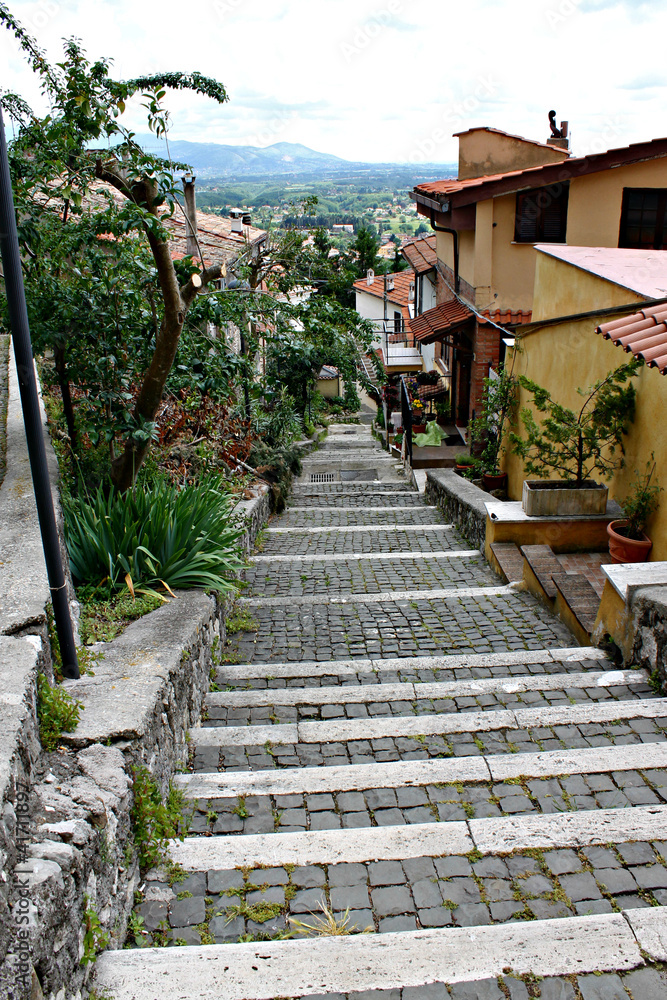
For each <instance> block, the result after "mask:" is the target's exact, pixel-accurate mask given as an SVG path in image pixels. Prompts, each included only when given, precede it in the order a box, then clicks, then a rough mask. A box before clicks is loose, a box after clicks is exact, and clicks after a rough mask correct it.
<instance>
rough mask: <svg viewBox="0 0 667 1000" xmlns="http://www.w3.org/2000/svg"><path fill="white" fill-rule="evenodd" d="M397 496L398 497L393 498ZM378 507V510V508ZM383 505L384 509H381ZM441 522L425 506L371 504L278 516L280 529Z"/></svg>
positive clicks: (435, 512)
mask: <svg viewBox="0 0 667 1000" xmlns="http://www.w3.org/2000/svg"><path fill="white" fill-rule="evenodd" d="M397 499H398V498H397ZM378 507H382V508H383V509H382V510H378V509H377V508H378ZM385 508H386V509H385ZM369 523H370V524H445V523H446V522H445V520H444V518H443V517H442V514H440V513H439V512H438V511H437V510H433V509H431V508H429V507H425V506H424V505H423V504H422V506H421V507H406V509H405V510H402V509H401V505H399V504H391V505H388V504H386V503H384V504H383V503H377V504H373V506H372V507H371V508H370V510H364V509H363V508H361V507H355V509H354V510H345V509H336V508H334V509H333V510H322V509H320V508H318V507H314V508H313V509H312V510H292V509H290V508H289V507H288V508H287V510H286V511H285V513H284V514H283V515H282V516H281V518H280V525H278V524H276V523H272V525H271V527H278V526H279V527H280V528H351V527H359V526H360V525H366V524H369Z"/></svg>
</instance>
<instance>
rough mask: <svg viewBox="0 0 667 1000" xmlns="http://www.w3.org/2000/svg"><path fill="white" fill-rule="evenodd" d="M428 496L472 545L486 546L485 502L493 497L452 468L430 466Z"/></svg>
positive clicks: (477, 546)
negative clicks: (431, 467) (433, 467)
mask: <svg viewBox="0 0 667 1000" xmlns="http://www.w3.org/2000/svg"><path fill="white" fill-rule="evenodd" d="M425 495H426V499H427V500H428V502H429V503H432V504H435V505H436V506H437V507H438V509H439V510H440V511H441V512H442V513H443V514H444V516H445V517H446V518H447V521H449V522H450V523H451V524H455V525H456V526H457V528H458V529H459V531H460V532H461V534H462V535H463V536H464V537H465V538H467V539H468V541H469V542H470V544H471V545H474V546H476V548H478V549H481V550H483V549H484V542H485V539H486V507H485V506H484V505H485V503H486V502H487V501H488V500H490V499H493V498H492V497H490V496H489V494H488V493H485V492H484V490H481V489H480V488H479V487H478V486H474V485H473V483H470V482H468V480H467V479H464V478H463V477H462V476H459V475H458V474H457V473H456V472H453V471H452V470H451V469H429V471H428V473H427V476H426V494H425Z"/></svg>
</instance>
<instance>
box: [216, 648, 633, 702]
mask: <svg viewBox="0 0 667 1000" xmlns="http://www.w3.org/2000/svg"><path fill="white" fill-rule="evenodd" d="M323 659H324V660H325V662H329V658H328V657H325V658H323ZM410 663H411V661H408V660H407V659H406V663H405V669H400V670H378V671H373V672H371V671H360V672H359V673H355V674H336V673H331V674H323V675H322V676H319V677H308V676H303V677H298V676H294V677H287V678H285V677H273V676H271V674H270V673H268V671H267V675H266V676H264V677H252V678H249V679H242V680H231V679H230V675H229V672H228V670H227V671H226V668H225V667H224V666H223V667H221V668H220V669H219V670H218V672H217V675H216V681H217V683H218V685H220V686H222V687H224V689H225V690H229V691H238V690H246V691H250V690H266V689H271V688H276V689H278V688H286V687H297V688H301V687H331V686H338V685H340V686H341V687H349V686H352V685H356V684H401V683H431V682H433V681H455V680H470V679H472V678H488V677H497V678H501V677H502V678H504V677H523V676H526V675H527V674H531V675H538V676H540V675H542V674H561V673H567V672H572V673H578V672H580V671H582V670H598V669H601V665H600V661H599V660H586V659H581V660H570V661H567V660H566V661H564V662H562V663H560V662H550V663H510V664H499V665H495V666H488V667H466V666H460V667H452V668H432V669H424V668H420V669H416V668H414V667H412V666H411V665H410ZM274 669H275V668H274ZM297 669H298V668H297ZM333 669H335V667H332V670H333ZM614 690H615V689H614ZM633 690H637V689H636V688H634V689H633ZM648 693H649V692H648V691H647V690H646V688H645V687H643V688H642V694H643V695H645V694H648Z"/></svg>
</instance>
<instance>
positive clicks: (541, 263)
mask: <svg viewBox="0 0 667 1000" xmlns="http://www.w3.org/2000/svg"><path fill="white" fill-rule="evenodd" d="M536 257H537V260H536V266H535V300H534V302H533V322H539V321H540V320H543V319H551V318H552V317H553V316H571V315H572V314H573V313H580V312H588V311H589V310H591V309H606V308H611V306H624V305H627V303H628V302H637V303H639V302H642V301H643V299H642V296H641V295H638V294H637V293H636V292H631V291H629V290H628V289H627V288H622V287H621V286H620V285H614V284H612V283H611V282H610V281H603V280H602V279H600V278H599V277H598V276H597V275H595V274H591V273H590V272H589V271H583V270H582V269H581V268H578V267H574V266H573V265H572V264H566V263H564V262H563V261H562V260H558V259H557V258H556V257H551V256H549V254H548V253H545V252H543V251H541V250H538V251H537V252H536ZM605 321H606V320H605ZM605 321H603V320H601V321H600V322H605ZM594 325H595V324H594Z"/></svg>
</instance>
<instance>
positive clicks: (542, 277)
mask: <svg viewBox="0 0 667 1000" xmlns="http://www.w3.org/2000/svg"><path fill="white" fill-rule="evenodd" d="M600 225H602V222H601V223H600ZM535 251H536V254H535V256H536V267H535V287H534V298H533V321H532V322H531V323H530V324H528V325H526V326H524V327H522V328H520V329H519V330H517V337H516V345H515V348H514V349H513V350H512V351H511V352H510V356H509V357H508V361H507V363H508V366H509V367H512V369H513V371H514V374H515V375H526V376H528V378H530V379H532V380H533V381H535V382H537V383H538V384H539V385H541V386H544V387H545V388H546V389H548V391H549V392H550V394H551V396H552V398H553V399H554V400H556V401H557V402H559V403H561V404H562V405H563V406H566V407H568V408H570V409H572V410H579V409H580V408H581V405H582V402H583V400H582V397H581V396H580V395H579V393H578V392H577V389H578V388H582V389H585V388H586V387H588V386H589V385H592V384H593V383H594V382H596V381H598V380H599V379H602V378H604V377H605V375H606V374H607V373H608V372H609V371H612V370H613V369H615V368H618V367H619V365H621V364H624V363H626V362H627V361H629V360H630V358H631V357H632V354H626V353H624V351H623V350H622V348H621V347H617V346H615V345H614V344H613V343H612V342H611V341H610V340H605V339H603V337H602V336H600V335H598V334H596V332H595V331H596V328H597V327H598V325H601V324H606V323H608V322H610V321H612V320H615V319H617V318H621V317H628V316H629V315H631V314H633V313H636V312H637V311H638V310H639V308H640V307H641V305H642V304H645V303H647V302H655V301H656V300H657V301H660V300H662V301H663V302H665V301H667V251H664V250H627V249H609V248H605V247H589V246H581V247H577V246H562V245H561V246H553V245H537V246H536V247H535ZM591 314H592V315H591ZM634 382H635V387H636V390H637V407H636V415H635V420H634V423H633V424H632V427H631V429H630V432H629V434H628V435H627V437H626V439H625V465H624V467H623V468H622V469H620V470H619V471H618V472H616V474H615V475H614V477H613V479H611V480H610V481H609V483H608V485H609V492H610V496H611V497H612V498H614V499H617V500H618V501H619V502H622V500H623V498H624V496H625V495H626V493H627V491H628V489H629V487H630V485H631V483H632V481H633V479H634V476H635V473H636V472H640V473H643V472H644V471H645V470H646V467H647V463H648V462H649V461H650V460H651V456H652V455H654V456H655V461H656V463H657V474H658V477H659V481H660V484H661V485H662V486H663V487H664V488H665V493H664V494H662V495H661V503H660V507H659V508H658V510H657V512H656V513H655V514H654V515H653V516H652V518H651V519H650V521H649V523H648V527H647V531H648V534H649V535H650V537H651V538H652V540H653V549H652V552H651V560H652V561H656V560H665V559H667V378H665V376H664V375H663V374H662V373H661V371H660V369H659V368H655V367H654V368H650V367H648V366H647V365H644V366H643V367H642V368H641V370H640V372H639V376H638V377H637V378H636V379H635V380H634ZM530 398H531V397H530V394H529V393H527V392H525V391H524V390H523V389H520V390H519V407H522V406H525V405H527V404H528V402H529V400H530ZM538 417H539V415H538ZM516 429H517V430H519V432H521V429H522V424H521V421H520V419H519V418H518V416H517V421H516ZM505 471H506V472H507V473H508V492H509V496H510V498H511V499H514V500H518V499H521V492H522V485H523V480H524V478H525V476H524V470H523V463H522V462H521V460H520V459H518V458H517V457H516V456H515V455H513V454H511V452H510V451H509V449H508V453H507V454H506V456H505ZM550 478H551V477H550ZM553 478H557V477H553Z"/></svg>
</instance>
